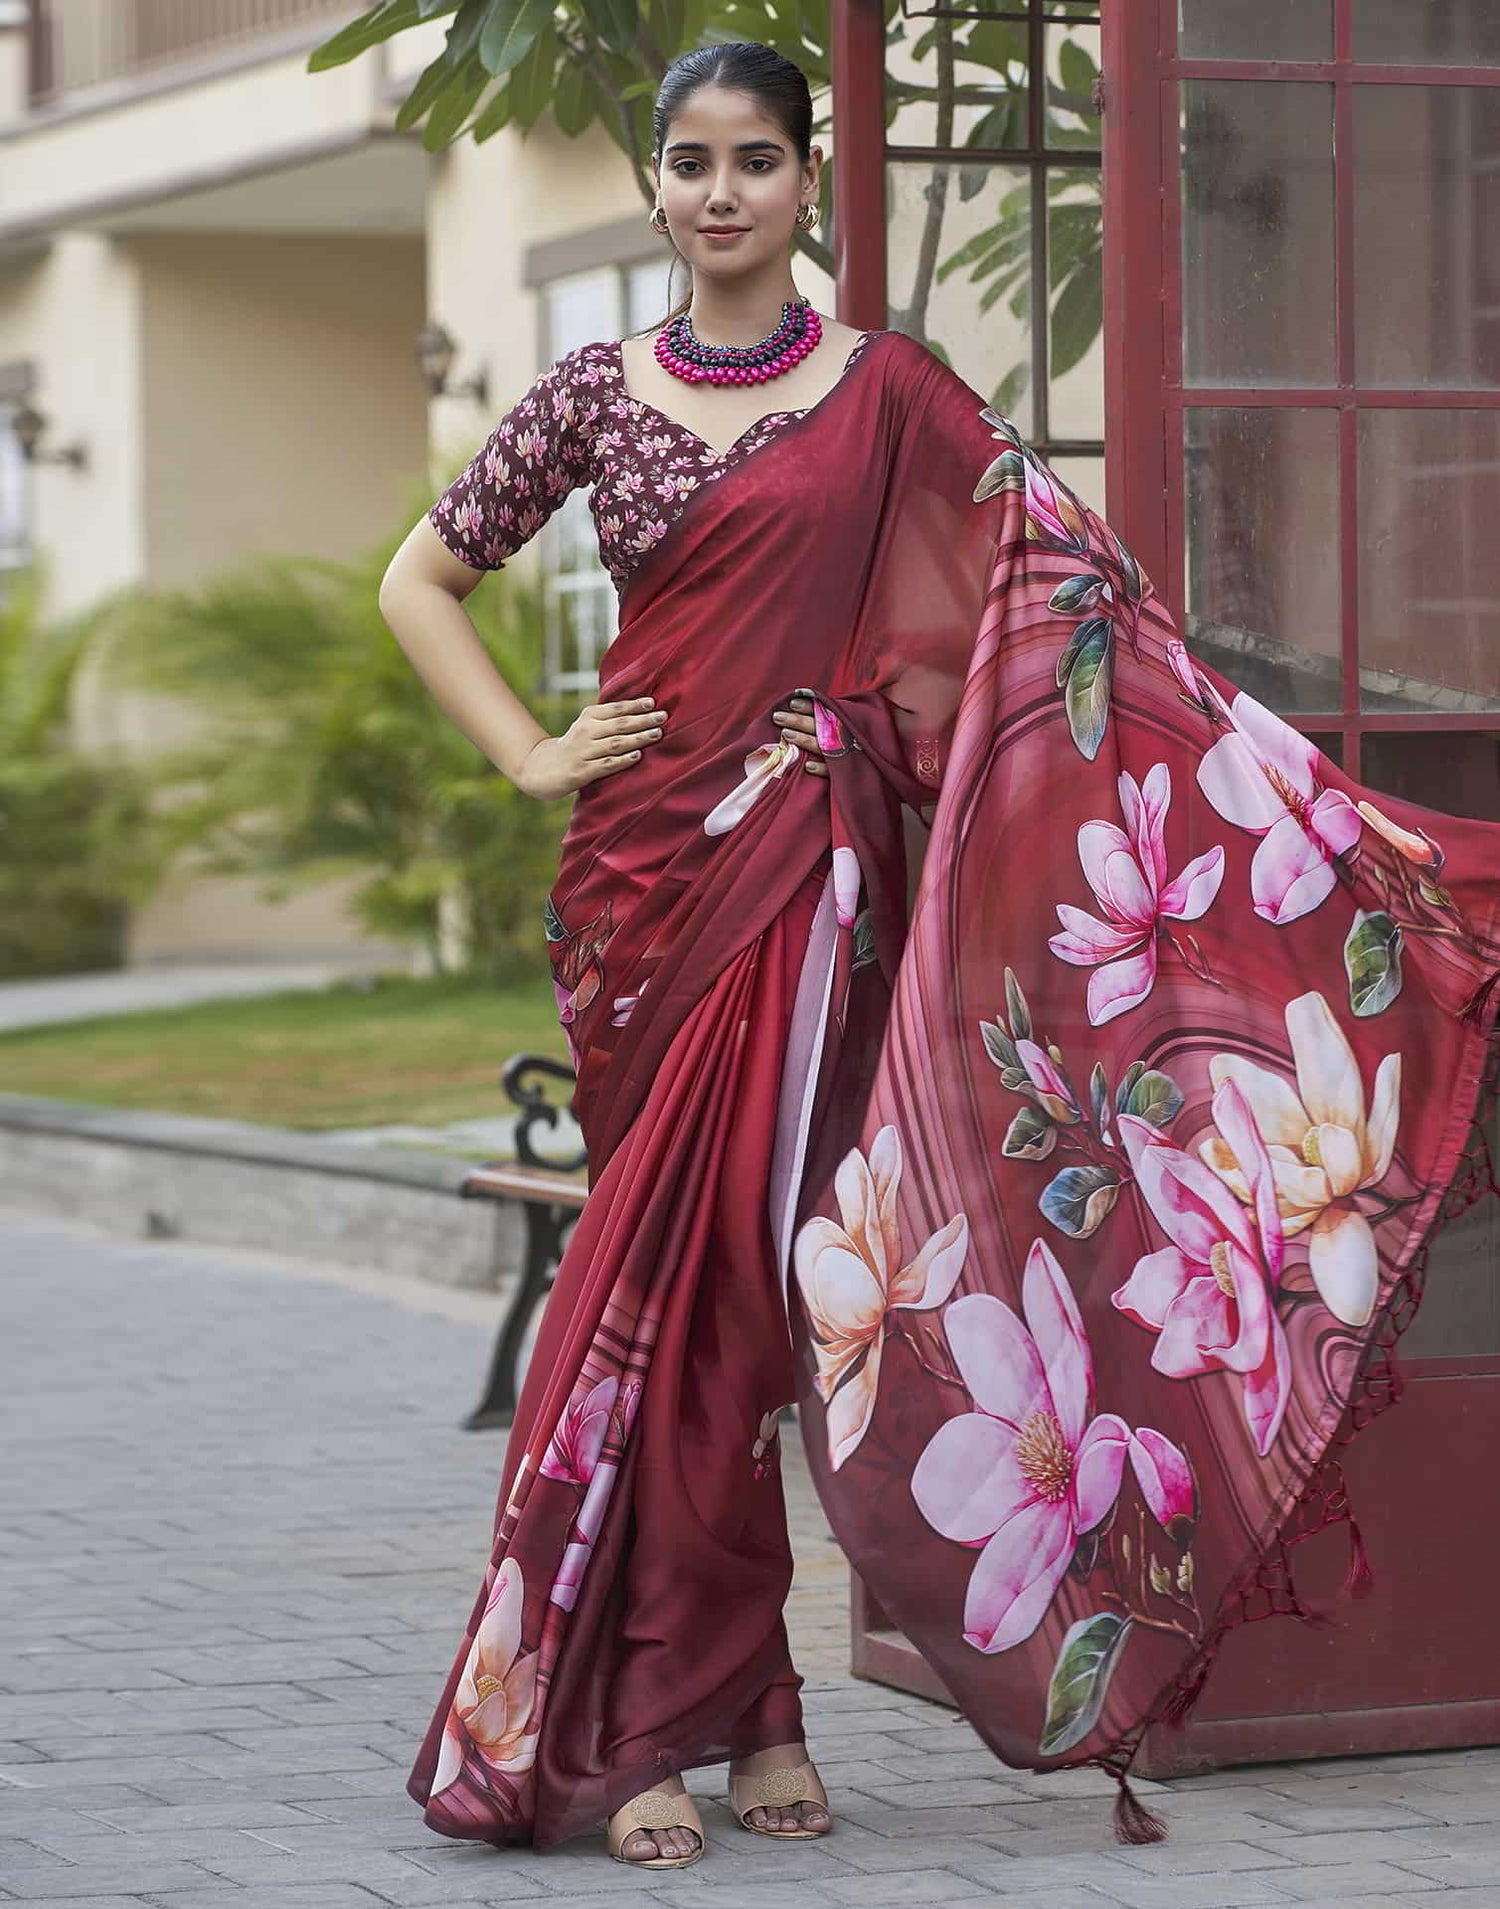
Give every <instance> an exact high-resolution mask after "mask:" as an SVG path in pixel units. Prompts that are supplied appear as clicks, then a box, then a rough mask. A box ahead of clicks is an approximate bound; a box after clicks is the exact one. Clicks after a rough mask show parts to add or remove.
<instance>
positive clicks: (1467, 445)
mask: <svg viewBox="0 0 1500 1909" xmlns="http://www.w3.org/2000/svg"><path fill="white" fill-rule="evenodd" d="M1359 519H1360V522H1359V542H1360V551H1361V569H1360V699H1361V701H1362V703H1363V704H1364V707H1365V708H1366V709H1387V710H1402V709H1411V710H1424V711H1426V712H1427V713H1428V714H1429V715H1430V714H1432V713H1433V712H1435V711H1440V710H1445V709H1447V710H1472V711H1476V712H1477V711H1480V710H1486V709H1500V641H1497V640H1496V631H1497V630H1500V536H1497V535H1496V530H1495V526H1496V524H1497V523H1500V411H1366V412H1364V413H1362V414H1361V417H1360V438H1359Z"/></svg>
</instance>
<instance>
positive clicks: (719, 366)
mask: <svg viewBox="0 0 1500 1909" xmlns="http://www.w3.org/2000/svg"><path fill="white" fill-rule="evenodd" d="M822 336H823V321H822V319H821V318H819V316H818V314H817V313H816V312H815V311H814V310H813V308H812V306H811V305H810V304H809V303H808V302H807V300H806V299H805V298H789V299H787V300H786V302H785V303H784V304H783V305H782V307H781V323H780V324H779V325H778V326H777V327H776V329H775V331H773V332H771V333H770V334H769V335H768V336H767V337H765V338H762V339H760V340H758V342H757V343H755V344H753V345H705V344H704V343H703V342H702V340H701V339H699V338H697V337H695V336H694V333H693V321H692V319H691V318H690V317H689V316H688V314H687V313H686V312H679V313H678V315H677V316H676V317H675V318H672V319H669V320H668V321H667V323H666V324H665V325H664V326H663V327H662V329H661V330H660V331H659V332H658V333H657V335H656V343H655V346H654V350H655V352H656V362H657V363H658V364H659V365H660V366H661V367H662V369H663V370H664V371H670V372H671V373H672V375H673V377H675V378H682V379H683V380H685V381H686V382H687V383H688V384H704V383H707V384H764V382H765V381H766V379H767V378H779V377H780V376H781V374H782V372H784V371H790V370H791V368H792V366H793V365H796V364H800V363H801V362H802V360H803V359H804V358H805V357H806V356H807V354H808V353H809V352H810V351H812V350H813V349H814V348H815V347H816V345H817V343H818V340H819V339H820V338H821V337H822Z"/></svg>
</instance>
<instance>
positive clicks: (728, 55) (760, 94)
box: [630, 40, 813, 337]
mask: <svg viewBox="0 0 1500 1909" xmlns="http://www.w3.org/2000/svg"><path fill="white" fill-rule="evenodd" d="M700 86H726V87H731V88H732V89H733V90H734V91H735V92H737V93H748V94H749V95H750V96H751V98H752V99H754V100H755V101H756V103H757V104H758V105H759V106H760V107H761V109H762V110H763V111H764V113H765V115H766V117H767V119H772V120H774V121H775V122H776V124H777V125H778V126H779V127H780V128H781V130H782V131H783V132H784V133H785V134H786V136H787V138H788V139H789V140H790V141H791V142H792V144H793V145H794V146H795V147H796V149H797V156H798V157H799V158H800V159H801V161H802V163H803V165H806V164H807V161H808V158H809V156H810V154H811V151H812V128H813V105H812V94H811V92H810V91H809V89H808V84H807V75H806V74H805V73H804V72H803V71H802V68H801V67H800V66H798V65H797V64H796V62H795V61H793V60H789V59H787V58H786V56H785V55H784V54H781V53H778V52H777V51H776V49H775V47H774V46H763V45H762V44H761V42H760V41H759V40H729V41H725V42H724V43H722V44H719V43H714V44H711V45H708V46H695V47H691V48H690V49H689V50H688V51H687V52H686V53H680V54H679V55H678V56H677V58H676V59H675V60H673V62H672V64H671V65H670V66H669V67H668V68H667V70H666V72H665V73H663V74H662V76H661V85H660V86H659V87H658V88H657V89H656V102H655V104H654V106H653V107H652V109H651V155H652V157H653V158H654V159H655V160H656V162H657V164H658V165H660V164H661V153H662V147H663V146H665V144H666V143H667V129H668V128H669V127H670V126H671V124H672V121H673V119H674V118H675V117H676V115H677V113H678V112H680V111H681V109H682V107H683V106H685V105H686V104H687V102H688V100H689V99H690V98H691V97H692V95H693V94H694V93H696V92H697V90H698V88H699V87H700ZM691 303H692V292H691V290H689V293H688V296H687V297H686V298H684V299H683V300H682V302H681V303H680V304H678V305H675V306H674V307H673V308H672V310H671V311H669V312H668V313H667V317H668V318H675V317H676V316H677V315H678V313H679V312H685V311H686V310H687V308H688V306H689V305H690V304H691ZM650 329H651V327H650V326H647V327H646V330H648V331H649V330H650ZM630 335H631V336H632V337H640V336H642V335H643V334H642V333H640V332H634V333H631V334H630Z"/></svg>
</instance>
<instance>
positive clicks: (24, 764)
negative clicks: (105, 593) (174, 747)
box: [0, 566, 159, 977]
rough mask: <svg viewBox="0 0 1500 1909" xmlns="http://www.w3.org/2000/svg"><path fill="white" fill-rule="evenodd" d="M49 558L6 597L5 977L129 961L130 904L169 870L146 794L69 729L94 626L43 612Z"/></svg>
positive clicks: (1, 870)
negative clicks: (158, 850) (50, 618)
mask: <svg viewBox="0 0 1500 1909" xmlns="http://www.w3.org/2000/svg"><path fill="white" fill-rule="evenodd" d="M43 597H44V582H43V572H42V569H41V567H40V566H32V567H31V568H29V569H25V570H19V571H15V572H12V573H11V574H10V576H9V577H8V579H7V582H6V587H5V589H4V591H3V593H0V975H4V976H7V977H18V976H22V975H38V974H58V973H66V972H69V971H76V970H79V969H89V968H107V967H117V966H118V965H119V963H120V961H121V959H122V955H123V939H124V930H125V921H126V911H127V908H128V906H129V904H130V903H131V902H133V901H137V900H140V899H141V898H142V897H143V896H144V895H145V894H146V893H148V892H149V890H150V887H151V885H152V883H153V882H154V880H155V879H156V876H157V874H158V872H159V860H158V857H157V855H156V854H155V852H154V848H153V843H152V840H151V837H150V832H149V830H148V829H147V827H146V825H145V822H146V811H145V793H144V788H143V785H142V783H141V780H140V777H139V776H138V774H137V772H136V771H135V770H134V769H133V767H132V766H131V764H130V763H129V762H128V761H126V760H125V759H123V758H122V757H120V756H119V755H117V754H111V753H108V752H97V753H93V754H89V755H84V754H82V753H81V752H80V751H79V750H77V749H76V748H74V747H73V745H72V743H71V741H70V739H69V732H68V717H69V710H70V707H71V704H72V699H73V692H74V686H75V684H76V683H77V681H78V678H79V674H80V672H81V670H82V669H83V668H84V666H85V664H86V662H87V659H88V657H89V655H90V653H91V648H92V636H93V623H92V619H91V618H89V617H75V618H69V619H66V620H63V621H61V622H57V623H48V622H47V621H46V620H45V619H44V618H43V615H42V609H41V606H42V602H43Z"/></svg>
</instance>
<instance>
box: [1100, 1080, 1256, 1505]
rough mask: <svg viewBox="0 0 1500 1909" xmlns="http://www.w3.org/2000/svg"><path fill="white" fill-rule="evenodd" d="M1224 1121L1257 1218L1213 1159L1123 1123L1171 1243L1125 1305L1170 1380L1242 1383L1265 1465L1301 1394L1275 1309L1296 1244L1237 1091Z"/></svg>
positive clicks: (1120, 1299)
mask: <svg viewBox="0 0 1500 1909" xmlns="http://www.w3.org/2000/svg"><path fill="white" fill-rule="evenodd" d="M1213 1112H1214V1119H1215V1121H1216V1122H1217V1123H1218V1127H1219V1131H1220V1132H1221V1133H1224V1134H1229V1135H1232V1136H1233V1144H1234V1146H1235V1149H1236V1153H1237V1156H1238V1158H1239V1159H1241V1160H1243V1161H1244V1162H1245V1188H1246V1193H1247V1196H1248V1201H1247V1204H1248V1208H1249V1210H1248V1211H1247V1206H1246V1204H1243V1203H1241V1201H1239V1200H1238V1199H1236V1198H1235V1197H1234V1195H1233V1194H1232V1193H1231V1192H1230V1190H1229V1188H1228V1187H1226V1186H1225V1185H1224V1183H1223V1181H1222V1180H1221V1179H1220V1178H1218V1176H1217V1175H1216V1174H1214V1173H1212V1172H1210V1171H1209V1170H1208V1168H1207V1167H1206V1166H1204V1164H1203V1162H1202V1161H1201V1160H1198V1159H1196V1158H1195V1157H1194V1156H1193V1155H1192V1154H1190V1153H1185V1152H1184V1151H1183V1149H1182V1148H1181V1147H1176V1146H1173V1145H1172V1143H1171V1142H1170V1141H1169V1140H1167V1139H1165V1138H1164V1136H1163V1135H1162V1134H1161V1132H1160V1131H1159V1130H1158V1129H1157V1128H1155V1127H1153V1126H1151V1125H1150V1124H1149V1123H1148V1122H1146V1121H1144V1120H1141V1119H1139V1118H1138V1117H1137V1116H1136V1115H1134V1114H1122V1115H1121V1116H1120V1135H1121V1138H1122V1140H1123V1141H1124V1143H1125V1151H1126V1153H1127V1154H1128V1155H1129V1158H1130V1165H1131V1169H1132V1171H1133V1172H1134V1174H1135V1179H1136V1185H1137V1186H1138V1187H1139V1188H1140V1191H1141V1196H1142V1198H1143V1199H1144V1200H1145V1202H1146V1205H1147V1206H1148V1207H1149V1208H1150V1210H1151V1215H1152V1218H1153V1219H1154V1220H1155V1221H1156V1223H1157V1225H1158V1226H1159V1227H1160V1228H1161V1230H1162V1231H1163V1232H1164V1233H1165V1234H1166V1236H1167V1238H1168V1240H1169V1241H1170V1242H1171V1244H1170V1245H1168V1246H1165V1247H1163V1248H1162V1249H1161V1251H1160V1252H1156V1253H1148V1254H1146V1255H1145V1256H1144V1258H1141V1259H1138V1260H1137V1261H1136V1263H1135V1270H1134V1271H1133V1272H1132V1273H1131V1275H1130V1277H1129V1279H1127V1280H1126V1282H1125V1284H1124V1285H1123V1286H1121V1287H1120V1288H1118V1290H1117V1291H1116V1292H1115V1293H1114V1295H1113V1299H1114V1304H1115V1305H1116V1306H1117V1307H1118V1308H1119V1310H1120V1311H1121V1312H1123V1313H1124V1314H1125V1316H1126V1317H1127V1318H1129V1319H1134V1320H1135V1321H1136V1323H1137V1324H1138V1325H1142V1326H1146V1327H1147V1328H1149V1330H1150V1331H1152V1332H1154V1333H1156V1334H1157V1335H1158V1337H1157V1341H1156V1348H1155V1350H1154V1351H1153V1353H1152V1355H1151V1363H1152V1365H1153V1366H1154V1367H1155V1368H1156V1370H1157V1371H1158V1372H1162V1373H1165V1374H1166V1376H1167V1377H1168V1378H1169V1379H1193V1378H1198V1377H1200V1376H1201V1375H1202V1374H1204V1373H1207V1372H1214V1371H1225V1372H1234V1373H1237V1374H1238V1375H1239V1377H1240V1379H1241V1381H1242V1382H1243V1387H1244V1409H1245V1423H1246V1424H1247V1425H1248V1427H1249V1429H1250V1434H1251V1437H1252V1438H1253V1440H1254V1443H1255V1449H1256V1451H1257V1452H1258V1453H1259V1454H1260V1455H1261V1457H1262V1458H1264V1457H1265V1455H1266V1453H1267V1452H1269V1451H1270V1449H1271V1446H1272V1445H1273V1444H1274V1443H1275V1439H1276V1434H1277V1432H1278V1431H1279V1430H1280V1429H1281V1421H1282V1418H1283V1416H1284V1414H1285V1412H1286V1402H1287V1398H1288V1396H1289V1393H1290V1389H1291V1359H1290V1355H1289V1353H1288V1349H1287V1343H1286V1333H1285V1332H1284V1330H1283V1328H1282V1324H1281V1321H1280V1319H1279V1318H1278V1317H1277V1314H1276V1308H1275V1304H1274V1298H1275V1293H1276V1289H1277V1286H1278V1284H1279V1283H1280V1279H1281V1267H1282V1257H1283V1254H1284V1252H1285V1241H1284V1238H1283V1235H1282V1230H1281V1224H1280V1221H1279V1218H1278V1216H1277V1212H1276V1190H1275V1181H1274V1176H1273V1173H1272V1167H1271V1160H1270V1156H1269V1155H1268V1153H1267V1152H1266V1149H1265V1146H1264V1145H1263V1144H1262V1142H1261V1139H1260V1136H1259V1134H1258V1133H1257V1132H1256V1128H1255V1121H1254V1117H1253V1115H1252V1113H1251V1110H1250V1105H1249V1102H1248V1100H1247V1098H1246V1096H1245V1095H1244V1094H1243V1093H1242V1092H1241V1090H1240V1088H1239V1087H1238V1085H1237V1084H1236V1083H1235V1082H1234V1081H1232V1080H1226V1081H1224V1082H1223V1083H1222V1084H1221V1085H1219V1086H1218V1088H1217V1090H1216V1092H1215V1094H1214V1100H1213ZM1137 1476H1138V1477H1139V1476H1140V1473H1139V1470H1138V1471H1137ZM1142 1490H1143V1491H1144V1490H1145V1481H1144V1480H1142ZM1147 1502H1148V1503H1150V1502H1151V1496H1150V1493H1149V1492H1148V1493H1147ZM1152 1510H1153V1511H1155V1510H1156V1506H1155V1505H1152ZM1161 1522H1162V1524H1163V1525H1164V1526H1165V1525H1166V1523H1167V1520H1166V1519H1165V1518H1163V1519H1162V1520H1161Z"/></svg>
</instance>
